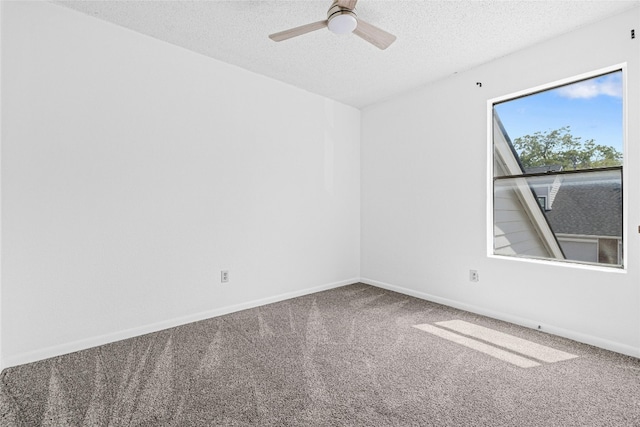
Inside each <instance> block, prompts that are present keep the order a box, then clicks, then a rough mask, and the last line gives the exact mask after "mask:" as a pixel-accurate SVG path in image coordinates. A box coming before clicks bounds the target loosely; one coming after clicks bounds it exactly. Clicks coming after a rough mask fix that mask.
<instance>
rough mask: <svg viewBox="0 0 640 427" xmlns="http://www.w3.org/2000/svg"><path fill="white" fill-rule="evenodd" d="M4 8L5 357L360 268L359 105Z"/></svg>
mask: <svg viewBox="0 0 640 427" xmlns="http://www.w3.org/2000/svg"><path fill="white" fill-rule="evenodd" d="M1 7H2V89H3V92H2V125H3V126H2V165H1V172H2V193H1V194H2V226H3V231H4V233H3V235H2V277H1V279H2V334H1V337H2V352H3V353H2V357H3V361H4V366H10V365H15V364H19V363H24V362H28V361H30V360H36V359H40V358H43V357H48V356H53V355H56V354H61V353H65V352H68V351H72V350H76V349H80V348H86V347H89V346H92V345H97V344H102V343H104V342H108V341H111V340H115V339H120V338H125V337H127V336H132V335H136V334H140V333H143V332H148V331H152V330H157V329H159V328H164V327H169V326H173V325H175V324H180V323H184V322H187V321H190V320H195V319H199V318H203V317H208V316H211V315H215V314H220V313H223V312H227V311H231V310H235V309H238V308H242V307H248V306H251V305H254V304H260V303H264V302H268V301H274V300H277V299H280V298H285V297H290V296H294V295H299V294H303V293H306V292H310V291H313V290H318V289H322V288H328V287H332V286H338V285H341V284H346V283H351V282H354V281H357V279H358V277H359V260H360V254H359V245H360V240H359V239H360V238H359V236H360V223H359V221H360V205H359V201H360V195H359V191H360V169H359V156H360V152H359V150H360V148H359V144H360V112H359V111H358V110H356V109H354V108H351V107H347V106H345V105H342V104H339V103H336V102H333V101H330V100H327V99H325V98H322V97H320V96H316V95H313V94H310V93H307V92H304V91H302V90H299V89H296V88H293V87H291V86H287V85H285V84H282V83H280V82H277V81H274V80H270V79H267V78H265V77H262V76H258V75H255V74H252V73H249V72H247V71H245V70H242V69H239V68H237V67H233V66H230V65H227V64H224V63H221V62H217V61H214V60H212V59H210V58H207V57H204V56H201V55H198V54H195V53H192V52H189V51H187V50H184V49H181V48H178V47H175V46H173V45H169V44H167V43H164V42H161V41H158V40H155V39H152V38H150V37H146V36H143V35H140V34H137V33H134V32H132V31H129V30H126V29H123V28H120V27H117V26H115V25H111V24H108V23H105V22H103V21H100V20H97V19H94V18H92V17H89V16H86V15H83V14H80V13H78V12H75V11H71V10H68V9H66V8H63V7H60V6H57V5H53V4H49V3H43V2H16V3H12V2H2V5H1ZM222 269H228V270H229V271H230V277H231V281H230V283H229V284H224V285H223V284H220V270H222Z"/></svg>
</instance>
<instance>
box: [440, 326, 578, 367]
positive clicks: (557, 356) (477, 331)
mask: <svg viewBox="0 0 640 427" xmlns="http://www.w3.org/2000/svg"><path fill="white" fill-rule="evenodd" d="M436 325H438V326H442V327H445V328H447V329H449V330H452V331H455V332H459V333H461V334H464V335H467V336H470V337H473V338H478V339H481V340H482V341H486V342H490V343H492V344H495V345H497V346H500V347H502V348H506V349H507V350H511V351H515V352H516V353H520V354H522V355H524V356H529V357H532V358H534V359H537V360H541V361H543V362H547V363H554V362H561V361H563V360H569V359H574V358H576V357H578V356H576V355H575V354H570V353H566V352H564V351H561V350H556V349H555V348H551V347H547V346H544V345H541V344H536V343H534V342H531V341H529V340H525V339H523V338H518V337H514V336H513V335H509V334H505V333H504V332H499V331H496V330H493V329H489V328H485V327H484V326H479V325H474V324H473V323H469V322H465V321H464V320H447V321H445V322H436Z"/></svg>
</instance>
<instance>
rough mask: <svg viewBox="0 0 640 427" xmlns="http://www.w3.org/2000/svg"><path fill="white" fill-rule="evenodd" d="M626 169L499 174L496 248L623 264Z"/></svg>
mask: <svg viewBox="0 0 640 427" xmlns="http://www.w3.org/2000/svg"><path fill="white" fill-rule="evenodd" d="M621 174H622V169H621V168H614V169H604V170H590V171H584V172H575V173H564V174H562V173H560V174H549V175H537V176H524V177H516V178H507V177H505V178H500V179H497V180H496V181H495V183H494V195H493V200H494V252H495V253H496V254H499V255H512V256H525V257H534V258H545V259H558V260H567V261H577V262H588V263H601V264H611V265H619V264H620V262H621V259H622V254H621V253H619V252H618V251H619V249H618V248H619V247H620V245H619V242H621V241H622V175H621ZM541 196H543V197H545V198H546V202H547V205H546V209H541V206H540V202H539V200H540V197H541ZM535 222H537V223H538V225H537V226H536V227H532V226H531V225H532V223H535Z"/></svg>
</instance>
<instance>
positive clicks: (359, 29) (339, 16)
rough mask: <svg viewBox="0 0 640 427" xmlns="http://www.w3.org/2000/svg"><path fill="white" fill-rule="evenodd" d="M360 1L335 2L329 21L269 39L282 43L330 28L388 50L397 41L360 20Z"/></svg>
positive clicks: (335, 0) (276, 34)
mask: <svg viewBox="0 0 640 427" xmlns="http://www.w3.org/2000/svg"><path fill="white" fill-rule="evenodd" d="M357 2H358V0H334V2H333V3H332V4H331V7H330V8H329V10H328V11H327V19H325V20H324V21H318V22H313V23H311V24H306V25H302V26H300V27H295V28H291V29H289V30H285V31H281V32H279V33H275V34H271V35H270V36H269V38H270V39H271V40H273V41H276V42H281V41H283V40H287V39H290V38H293V37H297V36H301V35H303V34H306V33H310V32H311V31H316V30H320V29H322V28H325V27H329V31H331V32H333V33H336V34H347V33H353V34H355V35H356V36H358V37H361V38H363V39H364V40H366V41H368V42H369V43H371V44H373V45H374V46H376V47H378V48H380V49H386V48H388V47H389V45H390V44H391V43H393V42H394V41H395V39H396V36H394V35H393V34H389V33H387V32H386V31H384V30H381V29H380V28H378V27H376V26H374V25H371V24H369V23H368V22H365V21H363V20H362V19H358V17H357V16H356V3H357Z"/></svg>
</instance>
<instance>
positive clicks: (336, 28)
mask: <svg viewBox="0 0 640 427" xmlns="http://www.w3.org/2000/svg"><path fill="white" fill-rule="evenodd" d="M328 26H329V30H330V31H331V32H332V33H335V34H348V33H351V32H353V30H355V29H356V27H357V26H358V20H357V19H356V18H355V16H353V13H351V12H346V13H340V14H337V15H333V16H332V17H331V18H330V19H329V24H328Z"/></svg>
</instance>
